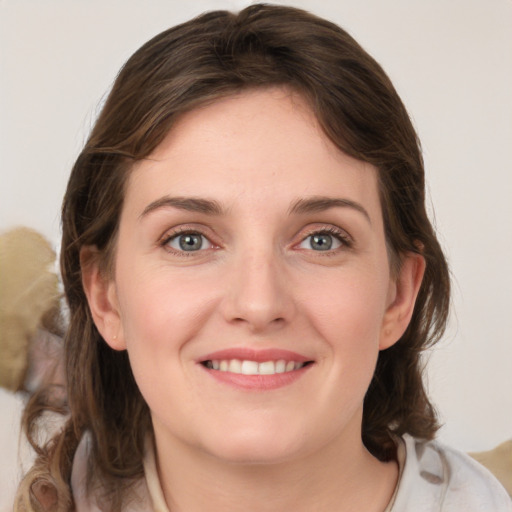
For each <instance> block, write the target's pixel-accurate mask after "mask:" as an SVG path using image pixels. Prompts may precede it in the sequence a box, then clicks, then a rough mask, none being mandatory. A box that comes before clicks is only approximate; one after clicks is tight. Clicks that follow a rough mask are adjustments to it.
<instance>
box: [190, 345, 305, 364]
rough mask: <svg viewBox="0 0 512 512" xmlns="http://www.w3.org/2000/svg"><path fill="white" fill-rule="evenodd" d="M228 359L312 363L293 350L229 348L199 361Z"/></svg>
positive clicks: (207, 355) (210, 354)
mask: <svg viewBox="0 0 512 512" xmlns="http://www.w3.org/2000/svg"><path fill="white" fill-rule="evenodd" d="M228 359H239V360H241V361H256V362H258V363H263V362H265V361H279V360H281V359H282V360H284V361H295V362H297V363H305V362H307V361H312V359H311V358H310V357H306V356H304V355H302V354H298V353H297V352H293V351H291V350H283V349H277V348H267V349H259V350H257V349H253V348H249V347H240V348H228V349H224V350H217V351H215V352H211V353H209V354H206V355H205V356H202V357H201V358H199V359H198V360H197V362H198V363H204V362H205V361H222V360H228Z"/></svg>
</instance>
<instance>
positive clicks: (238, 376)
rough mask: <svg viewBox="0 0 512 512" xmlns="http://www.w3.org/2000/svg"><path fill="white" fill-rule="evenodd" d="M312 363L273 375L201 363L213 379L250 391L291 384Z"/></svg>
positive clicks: (268, 389)
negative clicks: (208, 365)
mask: <svg viewBox="0 0 512 512" xmlns="http://www.w3.org/2000/svg"><path fill="white" fill-rule="evenodd" d="M312 366H313V365H312V364H308V365H306V366H303V367H302V368H300V369H299V370H293V371H291V372H283V373H275V374H273V375H244V374H243V373H231V372H221V371H219V370H212V369H210V368H206V367H205V366H203V365H201V367H202V368H203V370H204V371H206V372H208V374H209V375H211V376H212V377H213V378H214V379H215V380H217V381H218V382H221V383H223V384H227V385H229V386H232V387H235V388H238V389H245V390H250V391H270V390H272V389H278V388H282V387H285V386H289V385H290V384H293V383H294V382H296V381H297V380H299V379H300V378H301V377H302V376H304V374H305V373H306V372H307V371H308V370H309V369H310V368H311V367H312Z"/></svg>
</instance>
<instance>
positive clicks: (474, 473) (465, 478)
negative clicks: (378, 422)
mask: <svg viewBox="0 0 512 512" xmlns="http://www.w3.org/2000/svg"><path fill="white" fill-rule="evenodd" d="M401 451H402V458H403V459H404V460H403V463H402V467H401V476H400V482H399V487H398V490H397V494H396V498H395V502H394V505H393V507H392V509H391V510H392V512H405V511H407V510H415V511H422V512H440V511H441V510H442V511H443V512H452V511H453V512H455V511H460V510H464V511H465V512H494V511H496V512H512V501H511V500H510V497H509V496H508V494H507V493H506V491H505V490H504V489H503V487H502V486H501V484H500V483H499V482H498V481H497V480H496V479H495V478H494V477H493V476H492V474H491V473H490V472H489V471H488V470H487V469H485V468H484V467H483V466H481V465H480V464H478V463H477V462H476V461H474V460H473V459H471V458H470V457H469V456H468V455H466V454H464V453H462V452H460V451H458V450H455V449H453V448H450V447H448V446H445V445H444V444H442V443H440V442H438V441H422V440H418V439H414V438H412V437H410V436H407V435H406V436H404V438H403V440H402V448H401Z"/></svg>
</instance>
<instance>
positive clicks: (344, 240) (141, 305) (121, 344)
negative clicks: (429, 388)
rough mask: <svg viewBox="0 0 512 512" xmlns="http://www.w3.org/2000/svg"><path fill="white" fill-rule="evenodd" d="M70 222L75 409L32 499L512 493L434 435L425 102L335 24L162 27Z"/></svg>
mask: <svg viewBox="0 0 512 512" xmlns="http://www.w3.org/2000/svg"><path fill="white" fill-rule="evenodd" d="M62 218H63V241H62V257H61V268H62V273H63V280H64V285H65V290H66V295H67V299H68V302H69V307H70V312H71V316H70V327H69V332H68V334H67V339H66V358H67V361H66V362H67V376H68V401H69V412H70V418H69V421H68V423H67V424H66V427H65V428H64V430H63V431H62V433H60V434H59V435H57V436H56V437H55V438H54V439H53V441H52V442H51V443H50V444H49V446H47V447H46V449H44V450H42V451H41V457H40V459H39V461H38V463H37V464H36V466H35V467H34V468H33V470H32V472H31V473H29V474H28V475H27V477H26V478H25V480H24V482H23V484H22V486H21V487H20V492H19V504H18V508H19V509H20V510H23V509H24V508H25V509H29V508H30V507H31V506H35V505H34V503H36V502H37V501H39V502H40V503H41V504H42V505H43V507H46V508H49V509H51V507H54V509H55V510H69V509H71V508H72V507H73V506H75V507H76V510H134V511H135V510H137V511H139V510H159V511H160V510H170V511H182V510H183V511H195V510H209V511H214V510H258V511H262V510H272V511H279V510H297V511H301V510H315V511H340V512H342V511H344V510H366V511H384V510H392V511H394V512H398V511H402V510H412V509H414V508H415V507H416V506H417V503H418V502H421V503H422V506H423V504H425V505H424V506H425V509H426V510H441V508H442V507H444V508H443V510H509V509H510V505H509V503H508V502H507V501H506V500H507V498H506V497H505V495H504V493H503V491H502V489H501V488H500V487H499V485H498V484H497V483H496V482H495V481H494V480H493V479H492V478H491V477H490V476H489V475H488V474H487V473H485V471H483V470H482V469H480V468H479V467H478V466H477V465H476V464H474V463H472V462H470V461H469V459H467V458H465V457H464V456H462V455H461V454H458V453H456V452H453V451H451V450H449V449H445V448H442V447H440V446H439V445H438V444H436V443H434V442H429V440H431V439H432V438H433V437H434V434H435V431H436V429H437V422H436V417H435V413H434V410H433V408H432V406H431V404H430V402H429V400H428V397H427V395H426V393H425V390H424V387H423V383H422V377H421V370H422V366H421V360H420V354H421V352H422V350H423V349H424V348H426V347H428V346H430V345H431V344H432V343H434V342H435V341H436V340H437V339H438V338H439V336H441V334H442V332H443V329H444V326H445V322H446V317H447V312H448V303H449V276H448V270H447V265H446V262H445V259H444V256H443V253H442V251H441V249H440V247H439V244H438V242H437V239H436V236H435V233H434V231H433V229H432V227H431V224H430V222H429V220H428V217H427V215H426V212H425V206H424V173H423V163H422V158H421V153H420V149H419V144H418V141H417V138H416V134H415V132H414V129H413V128H412V125H411V123H410V120H409V118H408V116H407V113H406V111H405V108H404V106H403V105H402V103H401V101H400V99H399V97H398V96H397V94H396V92H395V90H394V88H393V86H392V84H391V83H390V81H389V79H388V78H387V76H386V75H385V74H384V72H383V71H382V69H381V68H380V67H379V65H378V64H377V63H376V62H375V61H374V60H373V59H372V58H371V57H370V56H369V55H367V54H366V53H365V52H364V51H363V50H362V49H361V48H360V47H359V46H358V44H357V43H356V42H355V41H354V40H353V39H352V38H351V37H350V36H348V34H346V33H345V32H344V31H343V30H341V29H340V28H338V27H337V26H335V25H333V24H331V23H329V22H327V21H324V20H322V19H319V18H316V17H314V16H312V15H310V14H308V13H305V12H303V11H299V10H295V9H292V8H286V7H277V6H262V5H255V6H251V7H249V8H247V9H244V10H243V11H241V12H240V13H239V14H238V15H234V14H230V13H227V12H224V11H222V12H220V11H219V12H212V13H208V14H205V15H203V16H200V17H199V18H197V19H195V20H192V21H190V22H188V23H185V24H183V25H180V26H178V27H175V28H173V29H170V30H168V31H166V32H164V33H162V34H160V35H158V36H156V37H155V38H154V39H152V40H151V41H149V42H148V43H147V44H146V45H144V46H143V47H142V48H141V49H140V50H138V51H137V52H136V53H135V54H134V55H133V56H132V57H131V58H130V59H129V61H128V62H127V63H126V65H125V66H124V68H123V69H122V70H121V72H120V74H119V76H118V78H117V80H116V82H115V84H114V87H113V89H112V92H111V93H110V96H109V98H108V100H107V102H106V104H105V106H104V108H103V111H102V113H101V115H100V117H99V119H98V121H97V123H96V125H95V127H94V129H93V131H92V133H91V136H90V138H89V140H88V142H87V144H86V146H85V148H84V149H83V151H82V153H81V154H80V156H79V157H78V160H77V162H76V164H75V166H74V169H73V172H72V175H71V178H70V181H69V184H68V189H67V192H66V196H65V199H64V204H63V217H62ZM30 407H31V406H29V410H28V413H27V417H32V416H33V415H31V414H30V412H31V409H30Z"/></svg>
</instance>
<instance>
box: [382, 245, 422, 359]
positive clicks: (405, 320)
mask: <svg viewBox="0 0 512 512" xmlns="http://www.w3.org/2000/svg"><path fill="white" fill-rule="evenodd" d="M424 273H425V259H424V258H423V256H422V255H421V254H416V253H412V252H411V253H407V254H405V256H403V257H402V261H401V265H400V269H399V272H398V275H397V276H396V278H395V279H394V280H393V282H392V283H391V286H390V292H389V299H388V306H387V309H386V312H385V314H384V319H383V322H382V329H381V335H380V343H379V349H380V350H385V349H386V348H389V347H391V346H392V345H394V344H395V343H396V342H397V341H398V340H399V339H400V338H401V337H402V335H403V333H404V332H405V330H406V329H407V326H408V325H409V322H410V321H411V317H412V314H413V311H414V305H415V303H416V297H417V296H418V292H419V290H420V286H421V282H422V280H423V274H424Z"/></svg>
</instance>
